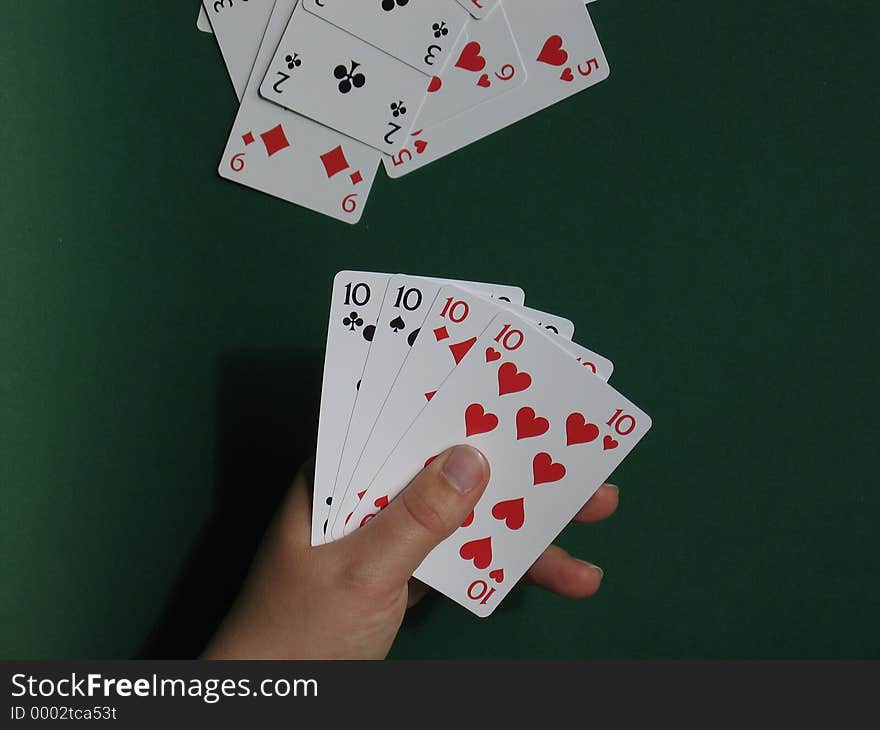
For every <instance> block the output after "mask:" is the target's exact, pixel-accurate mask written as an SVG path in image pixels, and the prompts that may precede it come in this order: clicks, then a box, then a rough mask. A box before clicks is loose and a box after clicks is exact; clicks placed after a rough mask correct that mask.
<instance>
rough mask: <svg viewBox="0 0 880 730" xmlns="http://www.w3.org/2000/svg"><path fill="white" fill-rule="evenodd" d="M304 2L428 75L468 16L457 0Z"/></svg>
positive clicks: (446, 54) (441, 62) (445, 54)
mask: <svg viewBox="0 0 880 730" xmlns="http://www.w3.org/2000/svg"><path fill="white" fill-rule="evenodd" d="M303 6H304V7H305V8H306V10H308V11H310V12H312V13H314V14H315V15H318V16H320V17H322V18H324V20H328V21H330V22H331V23H333V25H335V26H338V27H339V28H342V29H343V30H346V31H348V32H349V33H351V34H352V35H355V36H357V37H358V38H361V39H363V40H365V41H366V42H367V43H370V44H371V45H374V46H376V48H380V49H381V50H383V51H385V52H386V53H389V54H391V55H392V56H394V57H395V58H398V59H400V60H401V61H403V62H404V63H408V64H409V65H410V66H413V67H414V68H417V69H419V70H420V71H422V72H423V73H426V74H428V75H430V76H433V75H434V74H436V73H438V72H439V71H441V70H442V69H443V67H444V66H445V65H446V61H447V60H448V58H449V52H450V50H451V49H452V46H453V45H454V44H455V42H456V40H457V39H458V37H459V36H460V35H461V32H462V31H463V30H464V27H465V25H467V22H468V20H469V17H468V14H467V12H465V11H464V10H463V9H462V8H461V7H460V6H459V5H458V4H457V3H456V0H433V2H428V3H425V2H422V3H418V2H410V1H409V0H381V2H379V1H378V0H377V1H376V2H362V1H361V2H352V1H351V0H303Z"/></svg>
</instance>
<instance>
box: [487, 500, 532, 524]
mask: <svg viewBox="0 0 880 730" xmlns="http://www.w3.org/2000/svg"><path fill="white" fill-rule="evenodd" d="M492 516H493V517H494V518H495V519H496V520H503V521H504V524H506V525H507V527H508V529H511V530H518V529H519V528H520V527H522V526H523V523H524V522H525V521H526V511H525V504H524V502H523V498H522V497H520V498H519V499H509V500H507V501H506V502H499V503H498V504H496V505H495V506H494V507H493V508H492Z"/></svg>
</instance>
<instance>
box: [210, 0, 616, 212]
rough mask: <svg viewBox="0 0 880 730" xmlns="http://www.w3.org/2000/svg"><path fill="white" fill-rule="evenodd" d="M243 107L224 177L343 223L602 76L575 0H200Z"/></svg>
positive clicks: (588, 24) (600, 58)
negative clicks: (390, 187)
mask: <svg viewBox="0 0 880 730" xmlns="http://www.w3.org/2000/svg"><path fill="white" fill-rule="evenodd" d="M199 27H200V28H202V29H203V30H207V31H210V32H213V34H214V36H215V38H216V41H217V44H218V46H219V48H220V51H221V55H222V58H223V61H224V63H225V65H226V68H227V70H228V73H229V76H230V79H231V80H232V85H233V88H234V90H235V93H236V95H237V97H238V100H239V109H238V113H237V115H236V119H235V122H234V123H233V126H232V130H231V132H230V134H229V137H228V140H227V143H226V147H225V149H224V151H223V154H222V156H221V159H220V163H219V167H218V170H219V173H220V175H221V177H223V178H225V179H228V180H230V181H232V182H235V183H238V184H240V185H244V186H247V187H250V188H253V189H255V190H259V191H261V192H264V193H267V194H269V195H272V196H274V197H277V198H280V199H282V200H285V201H288V202H291V203H295V204H297V205H301V206H304V207H306V208H309V209H311V210H314V211H316V212H318V213H322V214H325V215H328V216H332V217H333V218H336V219H338V220H341V221H345V222H348V223H356V222H357V221H359V220H360V218H361V216H362V214H363V211H364V207H365V205H366V202H367V198H368V197H369V194H370V190H371V188H372V185H373V181H374V180H375V177H376V175H377V174H378V170H379V167H380V166H381V167H383V168H384V170H385V172H386V173H387V174H388V175H389V176H390V177H393V178H398V177H401V176H403V175H406V174H408V173H410V172H413V171H414V170H418V169H420V168H422V167H425V166H426V165H429V164H430V163H431V162H434V161H435V160H437V159H440V158H441V157H445V156H446V155H449V154H451V153H453V152H456V151H458V150H461V149H462V148H464V147H467V146H469V145H471V144H473V143H475V142H477V141H478V140H480V139H482V138H484V137H486V136H488V135H491V134H493V133H495V132H498V131H499V130H501V129H504V128H505V127H507V126H509V125H511V124H514V123H515V122H517V121H519V120H521V119H523V118H525V117H527V116H530V115H532V114H535V113H537V112H539V111H541V110H543V109H545V108H547V107H548V106H550V105H552V104H555V103H557V102H560V101H562V100H563V99H566V98H567V97H570V96H573V95H575V94H578V93H579V92H581V91H584V90H585V89H587V88H589V87H591V86H593V85H595V84H597V83H598V82H600V81H602V80H604V79H605V78H607V77H608V74H609V69H608V62H607V60H606V59H605V55H604V52H603V50H602V46H601V44H600V43H599V39H598V36H597V34H596V30H595V28H594V26H593V23H592V21H591V19H590V14H589V11H588V7H587V4H586V3H585V2H584V1H583V0H544V1H543V2H540V3H539V2H534V0H358V2H351V1H350V0H203V4H202V7H201V8H200V16H199Z"/></svg>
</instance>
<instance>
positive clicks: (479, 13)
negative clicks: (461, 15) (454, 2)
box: [458, 0, 498, 18]
mask: <svg viewBox="0 0 880 730" xmlns="http://www.w3.org/2000/svg"><path fill="white" fill-rule="evenodd" d="M458 4H459V5H461V6H462V7H463V8H465V9H466V10H467V11H468V12H469V13H470V14H471V15H473V16H474V17H475V18H484V17H485V16H486V15H488V14H489V13H490V12H491V10H492V8H494V7H495V6H496V5H497V4H498V0H458Z"/></svg>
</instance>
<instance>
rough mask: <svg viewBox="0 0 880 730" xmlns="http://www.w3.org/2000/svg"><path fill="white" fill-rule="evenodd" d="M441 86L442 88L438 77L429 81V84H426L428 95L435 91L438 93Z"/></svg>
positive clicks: (441, 81)
mask: <svg viewBox="0 0 880 730" xmlns="http://www.w3.org/2000/svg"><path fill="white" fill-rule="evenodd" d="M442 86H443V80H442V79H441V78H440V77H439V76H435V77H434V78H432V79H431V83H430V84H428V93H429V94H433V93H435V92H437V91H440V89H441V88H442Z"/></svg>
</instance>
